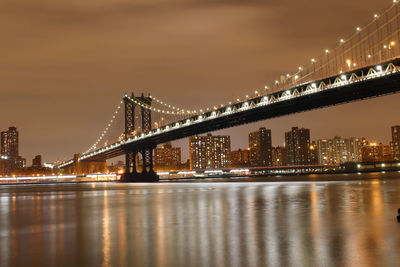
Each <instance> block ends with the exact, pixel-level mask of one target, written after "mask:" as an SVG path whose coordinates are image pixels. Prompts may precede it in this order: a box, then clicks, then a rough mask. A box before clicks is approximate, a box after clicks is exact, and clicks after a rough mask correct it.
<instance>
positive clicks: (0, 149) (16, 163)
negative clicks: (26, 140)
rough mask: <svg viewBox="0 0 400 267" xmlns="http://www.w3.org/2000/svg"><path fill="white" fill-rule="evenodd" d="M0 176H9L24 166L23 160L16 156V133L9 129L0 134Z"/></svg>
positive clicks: (14, 129) (15, 130)
mask: <svg viewBox="0 0 400 267" xmlns="http://www.w3.org/2000/svg"><path fill="white" fill-rule="evenodd" d="M0 142H1V143H0V145H1V146H0V153H1V155H0V158H1V161H2V163H1V165H2V168H1V174H2V175H10V174H11V173H12V172H13V171H14V170H16V169H19V168H22V167H23V166H24V159H23V158H21V157H20V156H19V155H18V131H17V128H15V127H9V128H8V131H3V132H1V133H0Z"/></svg>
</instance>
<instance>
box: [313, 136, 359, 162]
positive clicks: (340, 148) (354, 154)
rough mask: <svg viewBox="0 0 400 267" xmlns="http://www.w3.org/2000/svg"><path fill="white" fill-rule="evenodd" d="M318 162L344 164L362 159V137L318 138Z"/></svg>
mask: <svg viewBox="0 0 400 267" xmlns="http://www.w3.org/2000/svg"><path fill="white" fill-rule="evenodd" d="M316 145H317V149H318V162H319V164H321V165H327V164H342V163H345V162H360V161H361V147H362V139H361V138H354V137H351V138H344V139H343V138H341V137H340V136H335V137H334V138H333V139H320V140H317V143H316Z"/></svg>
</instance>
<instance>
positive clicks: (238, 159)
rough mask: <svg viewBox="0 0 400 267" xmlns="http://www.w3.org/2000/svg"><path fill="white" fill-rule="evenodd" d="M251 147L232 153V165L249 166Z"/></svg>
mask: <svg viewBox="0 0 400 267" xmlns="http://www.w3.org/2000/svg"><path fill="white" fill-rule="evenodd" d="M249 152H250V151H249V149H239V150H236V151H232V153H231V166H232V167H247V166H249V163H250V162H249V154H250V153H249Z"/></svg>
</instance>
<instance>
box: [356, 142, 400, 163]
mask: <svg viewBox="0 0 400 267" xmlns="http://www.w3.org/2000/svg"><path fill="white" fill-rule="evenodd" d="M361 155H362V161H363V162H379V161H392V160H393V154H392V149H391V147H390V146H389V145H383V144H377V143H370V144H369V145H366V146H363V147H362V148H361Z"/></svg>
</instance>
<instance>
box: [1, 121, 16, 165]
mask: <svg viewBox="0 0 400 267" xmlns="http://www.w3.org/2000/svg"><path fill="white" fill-rule="evenodd" d="M1 155H2V156H7V157H9V158H16V157H18V131H17V128H15V127H9V128H8V131H3V132H1Z"/></svg>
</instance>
